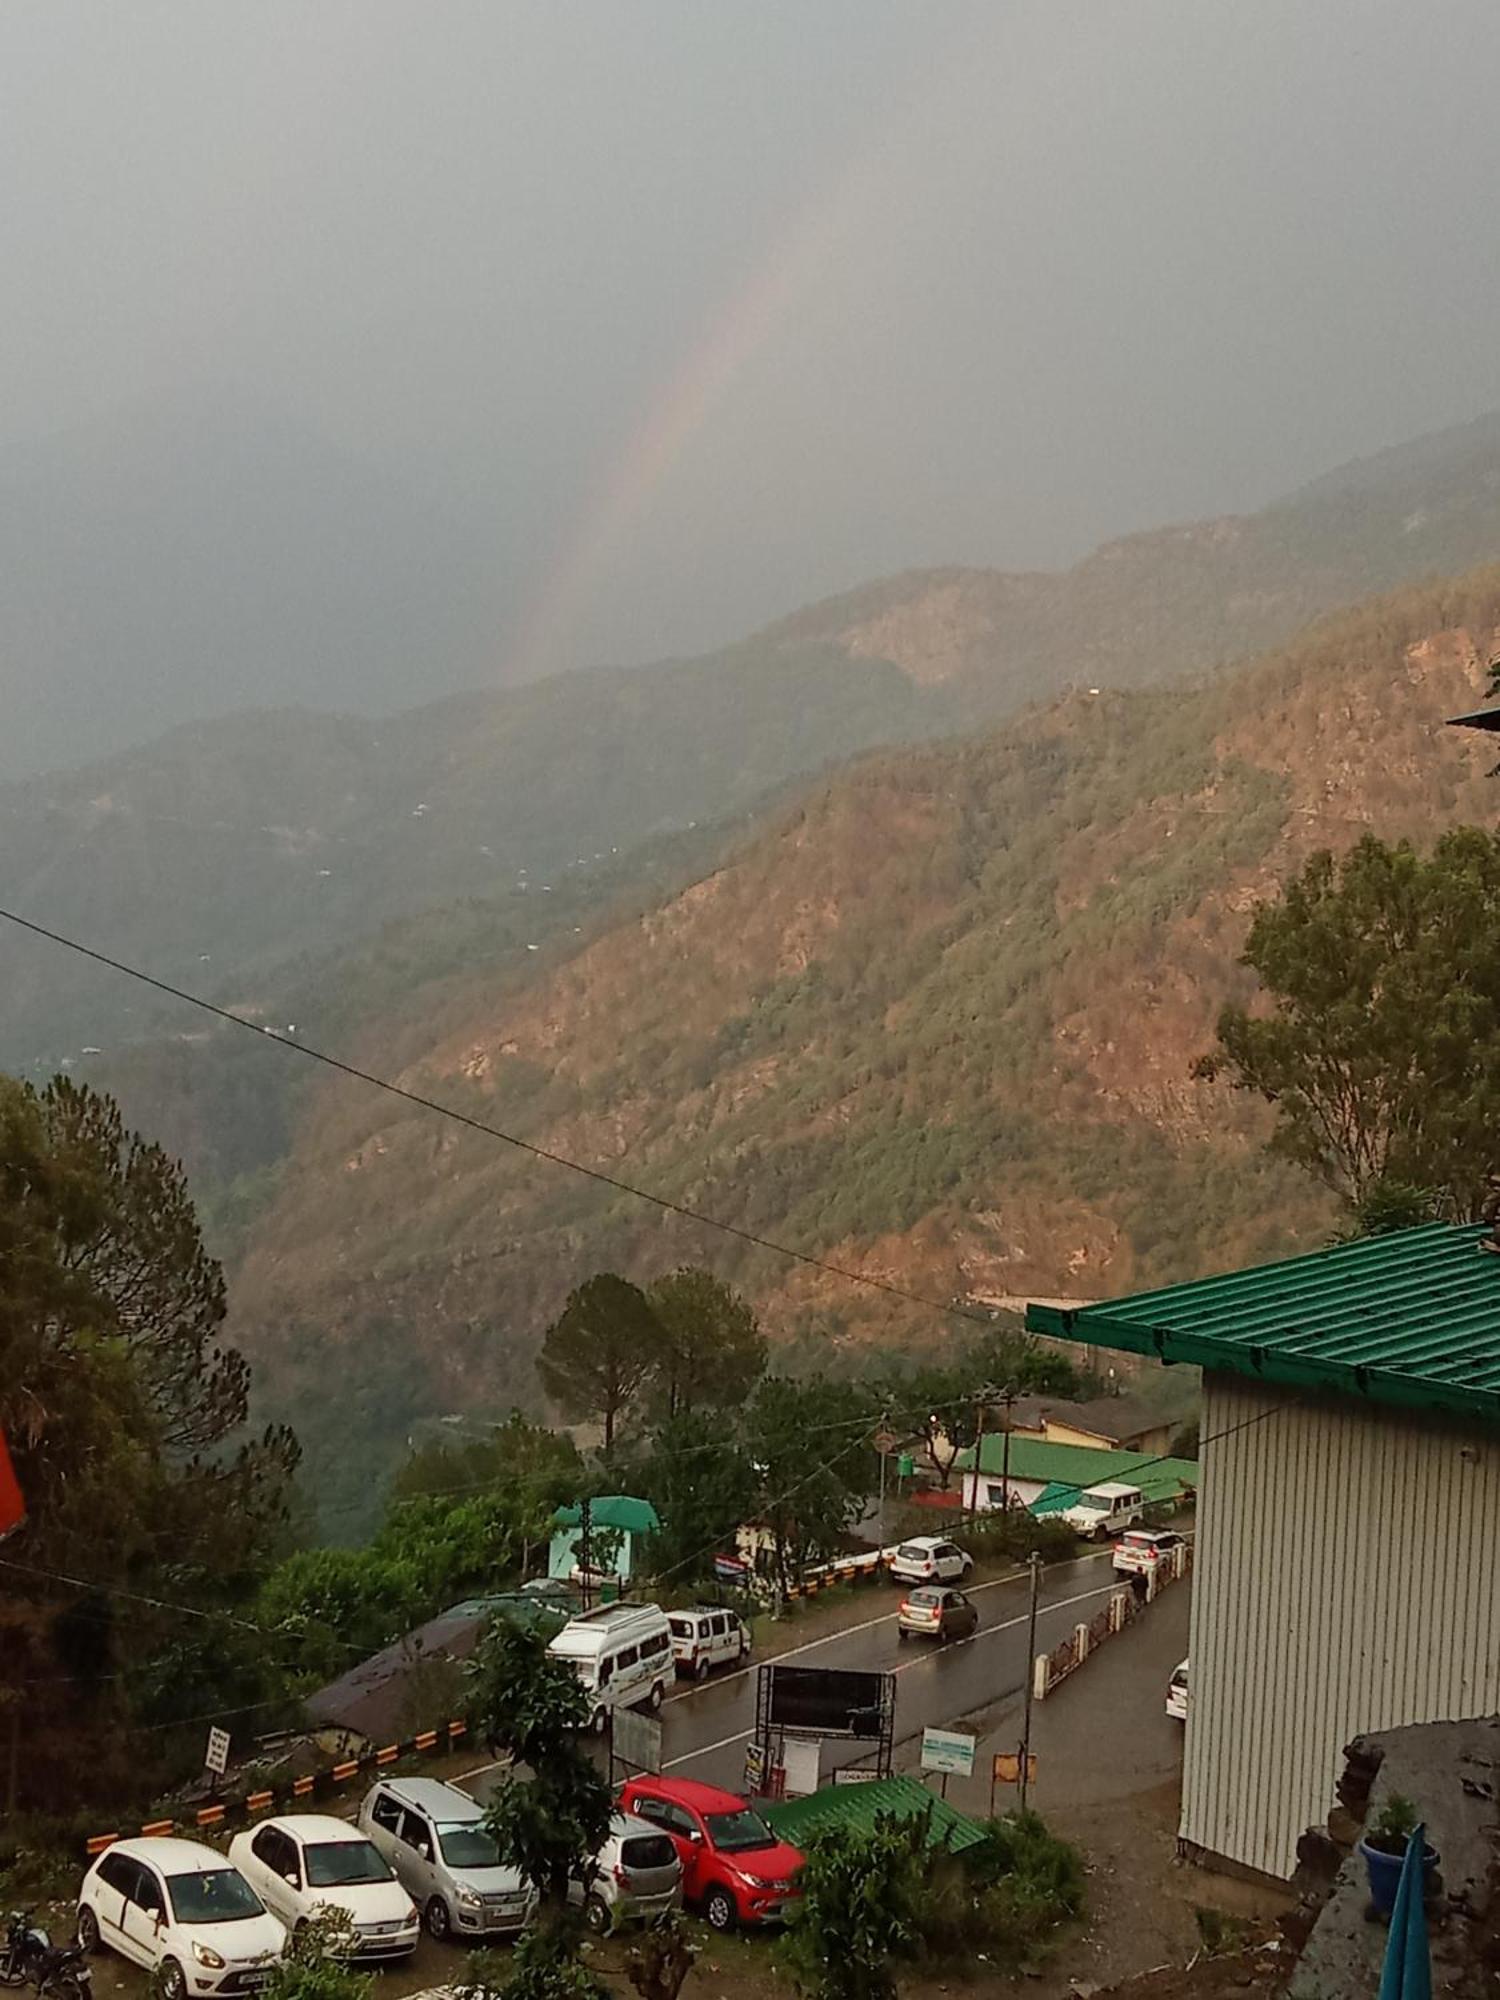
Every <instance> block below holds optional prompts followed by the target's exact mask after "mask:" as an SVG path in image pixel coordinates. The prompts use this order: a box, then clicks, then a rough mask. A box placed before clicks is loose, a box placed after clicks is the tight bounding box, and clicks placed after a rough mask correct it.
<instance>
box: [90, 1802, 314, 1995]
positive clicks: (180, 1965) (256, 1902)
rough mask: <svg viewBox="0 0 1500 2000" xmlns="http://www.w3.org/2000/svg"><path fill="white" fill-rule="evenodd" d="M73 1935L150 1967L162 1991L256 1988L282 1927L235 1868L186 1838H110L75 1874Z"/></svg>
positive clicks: (280, 1945) (274, 1956) (278, 1945)
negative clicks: (78, 1877) (79, 1876)
mask: <svg viewBox="0 0 1500 2000" xmlns="http://www.w3.org/2000/svg"><path fill="white" fill-rule="evenodd" d="M78 1941H79V1943H80V1944H81V1945H82V1946H83V1948H84V1950H85V1951H97V1950H98V1948H99V1946H100V1945H101V1944H107V1945H108V1946H109V1947H110V1948H111V1950H113V1951H117V1952H119V1954H120V1956H121V1957H122V1958H128V1959H130V1960H131V1961H132V1963H134V1964H136V1965H141V1966H144V1967H145V1968H146V1970H147V1971H148V1972H150V1973H153V1974H154V1975H155V1977H156V1980H157V1982H158V1986H159V1989H160V1992H161V1994H162V2000H187V1996H188V1995H190V1994H202V1993H223V1994H231V1993H233V1994H239V1993H256V1992H258V1991H259V1990H260V1988H261V1987H262V1986H264V1985H265V1984H266V1982H267V1981H268V1980H269V1979H270V1977H271V1971H272V1968H273V1967H274V1966H275V1964H276V1961H277V1960H278V1959H279V1958H280V1957H281V1954H282V1952H283V1950H284V1949H285V1947H286V1931H285V1930H284V1929H283V1927H282V1925H281V1924H280V1923H278V1921H277V1920H276V1918H275V1917H273V1916H272V1915H271V1913H270V1911H269V1910H268V1909H267V1908H266V1906H265V1904H264V1903H263V1902H262V1901H261V1900H260V1897H259V1896H257V1895H256V1893H255V1891H254V1890H253V1889H252V1888H251V1887H250V1884H249V1883H248V1882H247V1881H246V1880H245V1878H244V1876H243V1875H242V1874H241V1873H240V1871H239V1870H238V1868H233V1867H231V1866H230V1864H229V1863H228V1862H227V1861H226V1860H225V1859H224V1856H223V1855H222V1854H218V1853H216V1852H215V1851H214V1849H213V1848H211V1847H205V1846H203V1844H202V1843H201V1842H200V1841H196V1840H168V1839H155V1838H148V1839H141V1840H117V1841H116V1842H115V1844H114V1846H113V1847H107V1848H106V1849H105V1850H104V1852H103V1853H102V1854H101V1855H100V1856H99V1858H98V1859H97V1860H96V1861H95V1862H94V1865H93V1866H92V1867H91V1868H90V1869H89V1872H88V1873H87V1875H85V1876H84V1878H83V1887H82V1888H81V1889H80V1890H79V1892H78Z"/></svg>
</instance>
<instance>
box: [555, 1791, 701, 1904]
mask: <svg viewBox="0 0 1500 2000" xmlns="http://www.w3.org/2000/svg"><path fill="white" fill-rule="evenodd" d="M568 1901H569V1902H570V1903H573V1904H575V1905H576V1904H579V1903H581V1904H582V1905H583V1916H584V1921H585V1923H587V1925H588V1927H589V1929H590V1930H591V1931H599V1932H603V1931H607V1930H611V1929H613V1927H614V1926H615V1925H616V1924H623V1923H631V1922H637V1923H648V1924H650V1923H655V1922H656V1920H657V1918H658V1917H662V1916H665V1915H666V1913H667V1911H668V1910H676V1909H680V1908H681V1906H682V1863H681V1862H680V1861H679V1860H678V1858H677V1849H676V1848H675V1847H674V1846H673V1844H672V1842H671V1841H670V1840H669V1839H668V1837H667V1835H666V1834H664V1833H663V1832H662V1830H661V1828H660V1827H659V1826H652V1825H651V1823H650V1821H649V1820H644V1819H637V1818H636V1816H635V1814H634V1813H623V1812H617V1813H616V1814H615V1816H614V1818H613V1819H612V1820H611V1821H610V1826H609V1838H608V1839H607V1840H606V1841H605V1843H604V1845H603V1846H602V1847H601V1848H600V1849H599V1852H598V1853H597V1854H596V1855H595V1856H594V1860H593V1865H592V1868H591V1870H590V1873H589V1878H588V1886H587V1887H585V1886H584V1884H583V1883H582V1882H581V1881H574V1882H571V1883H569V1885H568Z"/></svg>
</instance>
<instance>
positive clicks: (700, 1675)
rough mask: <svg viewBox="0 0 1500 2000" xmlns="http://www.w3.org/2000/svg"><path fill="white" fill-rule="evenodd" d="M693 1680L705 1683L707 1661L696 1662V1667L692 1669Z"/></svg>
mask: <svg viewBox="0 0 1500 2000" xmlns="http://www.w3.org/2000/svg"><path fill="white" fill-rule="evenodd" d="M693 1678H694V1679H695V1680H700V1681H706V1680H707V1679H708V1661H707V1660H700V1661H699V1662H698V1664H697V1666H696V1667H694V1669H693Z"/></svg>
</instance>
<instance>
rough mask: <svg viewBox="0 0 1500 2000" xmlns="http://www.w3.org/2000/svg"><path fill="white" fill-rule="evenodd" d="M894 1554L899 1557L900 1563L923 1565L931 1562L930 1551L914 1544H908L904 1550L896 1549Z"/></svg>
mask: <svg viewBox="0 0 1500 2000" xmlns="http://www.w3.org/2000/svg"><path fill="white" fill-rule="evenodd" d="M896 1553H897V1555H899V1556H900V1558H901V1560H902V1562H907V1563H924V1562H931V1560H932V1550H931V1549H924V1548H922V1547H920V1546H919V1545H918V1544H917V1543H916V1542H908V1543H907V1544H906V1546H905V1547H904V1548H901V1549H898V1550H897V1551H896Z"/></svg>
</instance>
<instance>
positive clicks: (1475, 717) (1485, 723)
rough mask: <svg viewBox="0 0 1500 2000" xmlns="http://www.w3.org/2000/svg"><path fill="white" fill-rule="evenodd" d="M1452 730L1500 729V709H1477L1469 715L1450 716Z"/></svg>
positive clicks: (1449, 725)
mask: <svg viewBox="0 0 1500 2000" xmlns="http://www.w3.org/2000/svg"><path fill="white" fill-rule="evenodd" d="M1448 727H1449V728H1450V729H1500V708H1476V709H1472V710H1471V711H1470V712H1469V714H1467V715H1450V716H1449V717H1448Z"/></svg>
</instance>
